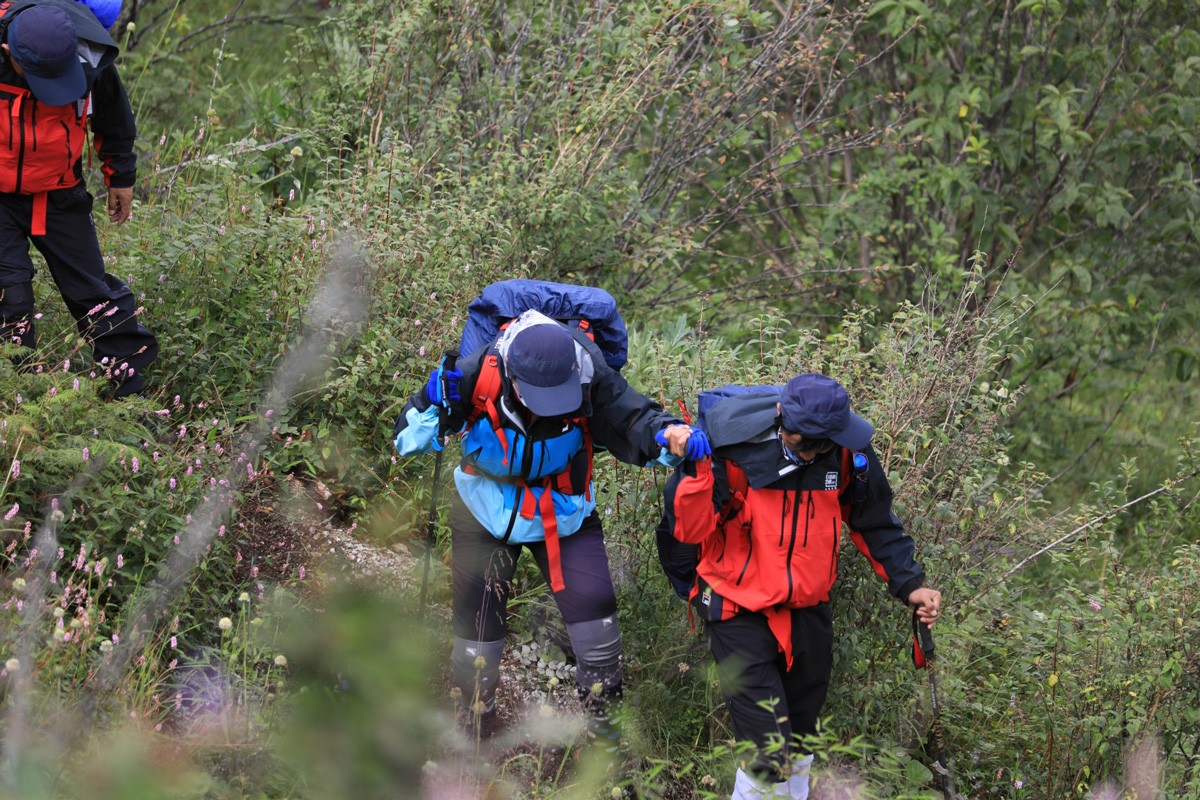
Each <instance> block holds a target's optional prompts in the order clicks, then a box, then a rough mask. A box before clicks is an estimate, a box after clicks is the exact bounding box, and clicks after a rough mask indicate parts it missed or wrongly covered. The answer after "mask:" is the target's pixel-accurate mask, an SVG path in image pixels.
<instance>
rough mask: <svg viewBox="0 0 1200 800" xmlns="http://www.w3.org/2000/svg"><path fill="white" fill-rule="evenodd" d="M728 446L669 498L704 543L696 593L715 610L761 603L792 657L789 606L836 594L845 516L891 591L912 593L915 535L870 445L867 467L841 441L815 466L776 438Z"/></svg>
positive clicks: (682, 522) (714, 614)
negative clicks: (857, 466)
mask: <svg viewBox="0 0 1200 800" xmlns="http://www.w3.org/2000/svg"><path fill="white" fill-rule="evenodd" d="M723 449H725V448H723ZM725 450H726V455H724V456H723V455H721V454H716V455H714V457H713V459H712V460H706V461H702V462H699V463H698V464H695V466H694V473H692V474H688V473H685V474H684V475H683V477H682V479H681V480H680V481H679V483H678V486H677V487H676V488H675V492H674V496H673V497H672V498H668V503H669V509H670V511H671V512H672V513H673V516H674V517H675V522H674V526H673V531H674V535H675V537H676V538H677V539H679V540H680V541H683V542H686V543H689V544H698V545H700V563H699V565H698V566H697V569H696V571H697V575H698V578H699V580H698V581H697V586H696V588H694V589H693V597H692V599H693V604H694V605H696V604H698V607H700V608H701V610H702V612H703V613H704V614H705V615H706V617H707V618H708V619H710V620H721V619H729V618H730V617H732V616H734V615H735V614H737V613H739V612H740V611H742V610H746V611H753V612H760V613H763V614H764V615H765V616H766V617H767V619H768V621H769V622H770V624H771V629H772V631H773V632H774V633H775V636H776V639H778V640H779V644H780V647H781V649H782V650H783V651H784V652H785V653H786V654H787V658H788V664H789V666H790V665H791V640H790V636H791V634H790V631H791V624H790V614H789V613H788V612H789V611H790V610H791V609H795V608H806V607H809V606H813V605H817V604H819V603H824V602H827V601H828V600H829V592H830V590H831V589H832V588H833V584H834V581H835V580H836V579H837V562H838V554H839V550H840V545H841V535H842V527H843V525H844V524H845V525H848V526H849V527H850V529H851V530H850V534H851V538H852V540H853V541H854V544H855V546H856V547H857V548H858V549H859V550H860V551H861V552H862V553H863V554H864V555H865V556H866V557H867V558H868V559H869V560H870V562H871V565H872V567H873V568H874V570H875V572H876V573H877V574H878V575H879V576H880V577H881V578H883V579H884V580H886V581H887V582H888V588H889V590H890V591H891V593H892V594H893V595H895V596H896V597H898V598H899V599H901V600H907V598H908V595H909V593H910V592H912V591H913V590H914V589H916V588H918V587H920V586H921V585H922V583H923V582H924V573H923V571H922V570H921V567H920V565H918V564H917V563H916V561H915V558H914V556H915V546H914V543H913V540H912V538H911V537H909V536H908V534H907V533H905V531H904V528H903V526H901V525H900V522H899V520H897V519H896V517H895V515H894V514H893V513H892V509H891V499H892V495H891V488H890V487H889V486H888V484H887V479H886V477H885V476H884V475H883V468H882V466H881V465H880V464H879V461H878V458H877V457H876V456H875V454H874V452H873V451H872V450H870V448H868V450H867V452H866V453H865V454H866V455H867V456H868V465H869V466H868V470H867V473H866V475H864V476H861V477H854V476H852V472H851V470H849V469H847V463H848V459H849V456H850V454H849V453H846V452H845V451H843V450H842V449H840V448H836V449H835V450H834V451H833V452H831V453H828V454H826V455H824V456H821V457H820V458H818V459H816V460H815V461H814V462H813V463H812V464H810V465H807V466H797V465H795V464H792V463H791V462H790V461H788V460H787V459H786V458H785V457H784V456H783V452H782V449H781V443H780V441H779V440H778V439H777V438H768V439H766V440H765V441H759V442H756V443H753V444H751V443H746V444H742V445H740V446H738V447H736V448H728V449H725ZM735 454H736V456H737V457H740V458H741V459H742V461H741V462H739V461H737V460H735V457H734V455H735ZM743 463H744V464H746V467H745V468H743V466H742V464H743ZM848 481H852V482H854V483H855V484H856V485H852V486H850V485H847V483H848ZM859 481H861V485H857V484H858V482H859Z"/></svg>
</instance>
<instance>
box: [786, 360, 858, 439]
mask: <svg viewBox="0 0 1200 800" xmlns="http://www.w3.org/2000/svg"><path fill="white" fill-rule="evenodd" d="M779 413H780V415H781V416H782V418H783V419H782V423H783V429H784V430H785V431H790V432H792V433H798V434H800V435H801V436H803V437H805V438H806V439H831V440H833V441H834V442H835V443H837V444H840V445H841V446H842V447H845V448H847V449H848V450H862V449H863V448H865V447H866V446H867V444H868V443H870V441H871V436H872V435H874V433H875V427H874V426H873V425H871V423H869V422H867V421H866V420H865V419H863V418H862V417H860V416H859V415H858V414H855V413H854V412H853V411H851V410H850V398H849V396H848V395H847V394H846V390H845V389H843V388H842V385H841V384H840V383H838V382H837V381H835V380H834V379H833V378H830V377H827V376H825V375H818V374H817V373H806V374H804V375H797V376H796V377H794V378H792V379H791V380H790V381H788V384H787V386H785V387H784V388H783V395H782V396H781V397H780V400H779Z"/></svg>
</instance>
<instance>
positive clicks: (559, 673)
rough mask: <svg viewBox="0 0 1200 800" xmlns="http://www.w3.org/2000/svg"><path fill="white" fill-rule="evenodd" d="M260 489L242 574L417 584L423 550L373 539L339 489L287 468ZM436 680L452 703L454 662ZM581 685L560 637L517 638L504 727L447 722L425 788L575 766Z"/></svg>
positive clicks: (432, 792) (310, 583)
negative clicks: (465, 732) (340, 504)
mask: <svg viewBox="0 0 1200 800" xmlns="http://www.w3.org/2000/svg"><path fill="white" fill-rule="evenodd" d="M255 497H256V499H254V500H252V501H251V502H249V503H248V504H247V506H246V507H245V508H243V511H242V515H241V516H242V522H243V524H244V526H245V527H244V535H243V538H241V539H240V540H239V541H238V547H239V550H240V552H241V556H242V560H241V561H240V562H239V563H240V564H242V565H245V566H243V569H246V570H251V569H253V570H254V572H253V573H250V572H247V574H246V575H245V576H244V577H245V578H247V579H255V580H259V581H271V582H277V583H284V584H292V585H298V586H300V587H305V586H307V587H309V590H310V591H316V590H317V589H318V587H321V586H323V585H327V584H328V583H329V582H336V581H340V580H346V579H352V580H365V581H369V582H372V583H378V584H379V586H380V588H381V590H384V591H386V590H394V591H398V592H415V591H417V590H418V589H419V582H420V576H421V569H422V561H421V558H420V557H419V555H416V554H414V553H413V552H412V551H410V549H409V547H407V546H406V545H404V544H395V545H392V546H386V547H385V546H380V545H378V544H375V543H372V542H370V541H368V540H367V538H366V537H364V536H363V535H362V534H361V533H360V532H359V531H358V530H357V529H356V528H355V527H354V526H353V525H350V526H347V525H345V524H343V523H341V522H339V520H338V518H337V515H336V514H334V513H333V512H332V510H331V508H330V506H331V503H330V501H331V499H332V498H331V497H330V496H329V493H328V490H326V489H325V487H324V486H323V485H322V484H320V483H319V482H301V481H298V480H296V479H295V478H291V477H289V478H287V479H285V480H283V481H280V482H278V483H277V484H276V485H273V486H272V487H270V488H269V489H267V490H264V491H260V492H257V493H256V494H255ZM251 564H253V565H255V566H254V567H250V566H248V565H251ZM298 579H299V580H298ZM432 613H433V614H434V616H435V617H436V618H438V619H439V620H440V621H441V622H442V623H444V624H445V626H446V628H447V630H448V629H449V625H450V612H449V609H448V608H446V607H444V606H442V607H438V606H434V607H433V608H432ZM447 657H448V653H447ZM439 681H440V691H441V692H442V694H443V697H444V698H445V702H446V706H447V708H450V707H451V706H452V699H453V695H454V694H455V692H456V691H457V690H455V689H452V688H451V686H450V680H449V674H448V671H445V670H444V671H443V673H442V674H441V675H439ZM574 685H575V684H574V666H573V665H572V664H571V663H570V661H569V659H568V658H567V656H566V655H565V654H564V653H563V652H562V650H561V649H560V648H559V646H558V645H557V644H556V643H555V642H553V641H549V640H543V641H529V642H525V643H515V642H514V643H512V644H511V645H510V647H509V648H508V650H507V652H506V653H505V656H504V661H503V663H502V667H501V681H500V689H499V691H498V693H497V697H498V712H499V716H500V720H501V726H500V727H501V732H500V734H499V735H498V736H497V737H496V738H495V739H494V740H493V741H490V742H478V741H471V740H469V739H468V738H466V737H464V736H462V735H460V734H459V733H458V732H456V731H453V730H448V731H447V733H446V736H445V737H444V738H443V741H442V742H441V743H440V744H441V746H440V748H438V751H439V752H440V753H441V754H442V757H441V758H435V759H433V760H431V762H430V764H429V765H428V767H427V771H428V773H429V777H430V780H429V781H427V784H428V786H427V787H426V789H425V790H424V791H423V793H422V795H421V796H422V797H423V798H429V800H463V798H477V797H485V796H486V797H489V798H517V797H526V796H529V794H527V792H526V791H525V789H527V788H528V787H529V786H531V785H535V784H540V783H541V782H543V781H552V780H555V779H556V778H558V777H560V776H561V773H562V772H563V771H564V770H571V769H574V768H575V767H574V766H572V765H573V764H574V762H575V761H576V760H577V757H578V754H577V751H578V747H577V745H578V743H579V741H580V735H581V732H582V728H583V723H582V717H581V716H580V713H579V704H578V702H577V700H576V698H575V691H574ZM523 787H524V788H523Z"/></svg>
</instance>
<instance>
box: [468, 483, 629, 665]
mask: <svg viewBox="0 0 1200 800" xmlns="http://www.w3.org/2000/svg"><path fill="white" fill-rule="evenodd" d="M450 529H451V560H452V562H453V563H452V575H453V577H452V579H451V581H452V584H451V585H452V587H453V590H454V635H455V636H458V637H460V638H463V639H470V640H472V641H481V642H494V641H497V640H499V639H503V638H504V633H505V623H504V616H505V611H506V609H507V606H508V597H509V593H510V592H511V591H512V579H513V576H514V575H515V574H516V571H517V558H518V557H519V556H520V555H521V548H522V547H527V548H529V551H530V552H531V553H532V554H533V557H534V560H536V561H537V565H538V568H539V569H540V570H541V571H542V576H543V577H546V578H547V581H548V580H549V571H548V570H549V562H548V560H547V557H546V545H545V543H544V542H533V543H530V544H526V545H512V544H505V543H503V542H501V541H500V540H499V539H497V538H496V537H495V536H492V534H490V533H488V531H487V529H485V528H484V527H483V526H482V525H480V524H479V521H478V520H476V519H475V517H473V516H472V515H471V512H470V511H468V510H467V509H466V507H465V506H464V505H463V504H462V502H461V501H459V500H458V499H457V498H456V499H455V501H454V503H453V505H452V506H451V509H450ZM559 547H560V558H561V560H562V571H563V581H564V583H565V584H566V588H565V589H563V590H562V591H561V592H555V593H554V602H555V603H557V604H558V610H559V613H561V614H562V617H563V621H564V622H566V623H567V624H568V625H569V624H571V623H574V622H590V621H592V620H596V619H600V618H601V617H607V616H609V615H611V614H615V613H616V610H617V596H616V592H615V590H614V589H613V582H612V575H611V574H610V573H609V569H608V553H607V552H606V551H605V549H604V531H603V528H602V527H601V525H600V517H599V516H597V515H596V514H595V513H593V514H592V515H591V516H589V517H588V518H587V519H586V520H584V522H583V526H582V527H581V528H580V529H579V530H578V531H576V532H575V533H573V534H571V535H570V536H566V537H564V538H562V539H560V540H559Z"/></svg>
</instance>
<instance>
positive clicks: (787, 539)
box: [666, 374, 942, 800]
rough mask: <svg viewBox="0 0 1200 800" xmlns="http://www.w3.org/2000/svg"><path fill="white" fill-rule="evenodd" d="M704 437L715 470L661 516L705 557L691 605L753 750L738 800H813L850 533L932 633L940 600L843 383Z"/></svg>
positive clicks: (720, 421) (799, 382)
mask: <svg viewBox="0 0 1200 800" xmlns="http://www.w3.org/2000/svg"><path fill="white" fill-rule="evenodd" d="M706 426H707V429H708V436H709V441H710V444H711V446H712V451H713V455H712V458H711V459H705V460H702V461H698V462H688V463H687V464H686V465H685V467H684V469H683V475H682V477H681V479H680V480H679V482H678V485H677V486H676V487H674V488H675V491H674V493H673V495H671V496H668V497H667V498H666V511H667V514H668V515H669V516H672V517H673V518H674V520H673V524H672V525H671V529H672V530H673V532H674V535H675V536H676V538H678V539H679V540H680V541H683V542H686V543H690V544H698V545H700V560H699V564H698V565H697V569H696V573H697V578H696V584H695V586H694V587H693V588H692V592H691V599H690V600H691V603H692V605H693V607H694V608H695V610H696V611H697V612H698V613H699V614H700V616H701V618H702V619H703V620H704V621H705V623H706V626H705V627H706V629H707V632H708V640H709V646H710V647H711V649H712V653H713V657H714V659H715V661H716V664H717V671H718V675H719V678H720V681H721V688H722V693H723V694H724V696H725V700H726V702H727V704H728V706H729V710H730V716H731V718H732V721H733V729H734V733H735V734H736V735H737V738H738V739H739V740H741V741H750V742H753V743H754V744H755V745H756V750H755V756H754V758H753V760H752V761H751V762H750V763H749V764H747V765H745V769H739V770H738V773H737V780H736V783H735V786H734V792H733V798H734V800H746V799H747V798H763V797H788V798H801V799H803V798H807V797H808V785H809V784H808V770H809V765H810V764H811V763H812V756H811V755H809V754H806V753H805V751H804V749H803V748H804V745H803V740H802V737H803V736H805V735H807V734H812V733H814V732H815V731H816V728H817V721H818V718H819V715H820V711H821V706H822V705H823V704H824V702H825V694H826V690H827V688H828V685H829V677H830V670H831V667H832V648H833V628H832V623H831V614H830V610H829V592H830V589H831V588H832V586H833V583H834V580H835V578H836V575H837V559H838V552H839V544H840V541H841V533H842V526H843V524H845V525H847V526H848V527H849V529H850V532H851V537H852V539H853V541H854V544H855V545H856V546H857V547H858V549H859V550H860V551H861V552H862V553H863V554H864V555H866V556H867V558H868V559H869V560H870V562H871V564H872V566H873V567H874V569H875V571H876V572H877V573H878V574H879V576H880V577H881V578H883V579H884V580H886V581H887V584H888V589H889V591H890V592H891V594H892V595H894V596H895V597H897V598H898V599H900V600H902V601H904V602H905V603H907V604H908V605H910V606H912V607H913V608H915V609H916V613H917V616H918V618H919V619H920V620H921V621H923V622H925V623H926V624H928V625H933V623H934V622H935V621H936V620H937V618H938V613H939V610H940V608H941V600H942V598H941V594H940V593H939V592H937V591H934V590H933V589H930V588H927V587H926V586H925V585H924V581H925V575H924V572H923V570H922V569H921V567H920V565H919V564H917V562H916V561H915V558H914V555H915V548H914V544H913V540H912V539H911V538H910V537H909V536H908V534H907V533H905V531H904V528H903V526H902V525H901V523H900V521H899V520H898V519H897V518H896V516H895V514H894V513H893V512H892V490H891V487H890V486H889V485H888V481H887V477H886V476H885V475H884V472H883V467H882V466H881V465H880V463H879V459H878V457H877V456H876V455H875V451H874V450H873V449H872V448H871V445H870V441H871V436H872V434H873V433H874V429H873V428H872V426H871V424H870V423H869V422H867V421H866V420H864V419H863V418H861V417H859V416H858V415H857V414H855V413H854V412H853V411H851V410H850V401H849V399H848V397H847V395H846V391H845V389H843V388H842V386H841V385H840V384H839V383H838V382H837V381H835V380H833V379H832V378H828V377H826V376H824V375H816V374H805V375H800V376H798V377H796V378H793V379H792V380H791V381H790V382H789V383H788V384H787V386H785V387H784V388H783V390H782V392H781V393H779V394H767V395H754V396H746V397H732V398H729V399H726V400H723V401H721V402H719V403H718V404H717V405H715V406H714V407H713V408H712V409H711V410H710V411H709V412H708V413H707V415H706ZM856 462H857V463H856ZM773 745H777V746H773Z"/></svg>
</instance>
